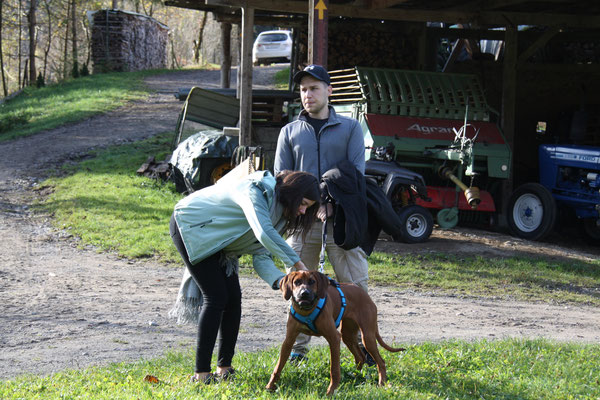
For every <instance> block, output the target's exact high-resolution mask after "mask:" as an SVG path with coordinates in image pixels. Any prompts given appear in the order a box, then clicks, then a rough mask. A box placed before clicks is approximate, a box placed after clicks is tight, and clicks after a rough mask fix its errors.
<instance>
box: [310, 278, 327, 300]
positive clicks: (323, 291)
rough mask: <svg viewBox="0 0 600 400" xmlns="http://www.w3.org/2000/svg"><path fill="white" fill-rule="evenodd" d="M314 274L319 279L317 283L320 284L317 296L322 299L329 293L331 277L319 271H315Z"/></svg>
mask: <svg viewBox="0 0 600 400" xmlns="http://www.w3.org/2000/svg"><path fill="white" fill-rule="evenodd" d="M313 276H314V278H315V280H316V281H317V285H319V288H318V290H317V296H318V297H319V298H320V299H322V298H323V297H325V296H326V295H327V288H328V287H329V278H328V277H327V275H325V274H322V273H320V272H318V271H313Z"/></svg>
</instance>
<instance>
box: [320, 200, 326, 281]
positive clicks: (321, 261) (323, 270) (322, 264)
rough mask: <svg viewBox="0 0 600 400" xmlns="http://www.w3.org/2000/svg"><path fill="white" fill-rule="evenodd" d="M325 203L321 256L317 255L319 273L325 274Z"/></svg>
mask: <svg viewBox="0 0 600 400" xmlns="http://www.w3.org/2000/svg"><path fill="white" fill-rule="evenodd" d="M327 217H328V215H327V203H325V221H324V222H323V229H322V232H321V254H320V255H319V272H320V273H322V274H324V273H325V246H326V245H327Z"/></svg>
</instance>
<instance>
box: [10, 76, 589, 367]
mask: <svg viewBox="0 0 600 400" xmlns="http://www.w3.org/2000/svg"><path fill="white" fill-rule="evenodd" d="M272 72H273V71H272V68H260V69H257V72H256V74H255V82H256V83H257V87H268V85H269V84H270V78H269V76H270V74H272ZM148 83H149V84H150V85H152V87H154V88H156V89H157V93H156V94H155V95H152V96H151V97H150V98H149V99H148V100H147V101H144V102H139V103H135V104H132V105H130V106H128V107H124V108H122V109H119V110H117V111H115V112H111V113H109V114H107V115H102V116H98V117H94V118H90V119H89V120H86V121H83V122H81V123H78V124H73V125H70V126H66V127H63V128H59V129H55V130H52V131H49V132H44V133H41V134H38V135H36V136H33V137H29V138H25V139H20V140H15V141H12V142H8V143H1V144H0V154H2V157H1V159H0V254H2V257H1V259H0V304H2V305H3V312H2V314H1V315H0V378H2V379H8V378H12V377H15V376H17V375H20V374H23V373H35V374H49V373H53V372H56V371H60V370H63V369H65V368H84V367H88V366H92V365H105V364H107V363H110V362H117V361H124V360H138V359H140V358H152V357H157V356H160V355H161V354H163V353H164V352H165V351H168V350H172V349H175V350H177V349H187V348H189V347H190V346H191V345H192V344H193V343H194V336H195V328H194V327H192V326H189V325H184V326H180V325H176V324H175V323H174V321H172V320H169V319H167V316H166V315H167V311H168V310H169V308H170V307H171V305H172V303H173V301H174V300H175V296H176V293H177V289H178V286H179V280H180V277H181V269H180V267H179V266H167V265H160V264H158V263H156V262H153V261H151V260H144V261H131V260H126V259H122V258H119V257H117V256H116V255H113V254H107V253H98V252H96V251H95V250H94V249H91V248H90V249H85V250H79V249H77V246H76V243H75V241H74V239H73V238H72V237H69V235H68V234H66V233H65V232H62V231H56V230H54V229H52V228H51V227H50V226H49V224H48V221H47V218H46V217H45V216H41V215H34V214H32V213H31V212H29V209H28V204H30V202H31V201H32V200H33V199H34V197H35V196H36V195H37V194H36V191H35V190H34V189H35V186H36V185H37V182H39V180H40V179H41V178H42V177H43V176H44V175H45V171H47V170H48V169H51V168H54V167H56V166H59V165H61V164H62V163H64V162H71V161H72V160H73V159H77V158H78V157H79V156H81V155H83V154H85V153H86V152H87V151H89V149H91V148H94V147H100V146H106V145H110V144H114V143H120V142H127V141H133V140H139V139H142V138H145V137H149V136H151V135H154V134H156V133H158V132H164V131H165V130H170V129H173V128H174V127H175V123H176V118H177V113H178V112H179V110H180V109H181V105H182V103H180V102H179V101H177V100H176V99H175V97H174V96H173V93H174V92H175V91H176V90H177V89H178V88H182V87H190V86H192V85H200V86H203V87H211V86H212V87H215V86H216V84H217V83H218V72H216V71H207V72H176V73H172V74H168V75H161V76H158V77H155V78H151V79H149V80H148ZM377 248H378V249H380V250H386V251H393V252H397V253H399V254H402V253H405V252H412V253H415V252H417V253H421V252H422V253H427V252H437V251H447V252H450V253H465V254H472V253H474V252H475V253H479V254H483V255H486V254H490V255H494V256H496V255H511V254H517V255H518V254H527V255H532V254H534V255H540V256H544V257H552V258H557V259H567V260H568V259H581V260H588V259H595V258H597V257H598V256H600V251H598V249H595V248H587V247H578V243H567V245H566V246H564V245H559V244H552V243H531V242H527V241H521V240H516V239H515V238H512V237H510V236H506V235H502V234H498V233H490V232H483V231H477V230H469V229H455V230H450V231H438V230H435V231H434V234H433V236H432V238H431V239H430V241H429V242H428V243H426V244H424V245H404V244H399V243H393V242H389V241H387V240H386V238H385V237H382V238H381V240H380V241H379V242H378V244H377ZM241 280H242V288H243V298H244V300H243V317H242V331H241V333H240V340H239V343H238V349H239V350H254V349H260V348H265V347H268V346H276V345H279V344H280V343H281V340H282V338H283V332H284V326H285V319H286V303H285V302H284V301H283V299H282V298H281V296H280V295H279V292H275V291H273V290H271V289H269V288H268V287H267V285H266V284H264V283H263V282H262V281H260V280H258V279H252V278H242V279H241ZM371 295H372V297H373V298H374V300H375V302H376V303H377V305H378V307H379V314H380V317H379V321H380V329H381V333H382V336H383V337H384V338H386V339H388V340H389V341H391V340H396V341H399V342H402V343H418V342H423V341H429V340H433V341H435V340H444V339H449V338H458V339H465V340H476V339H480V338H487V339H490V338H492V339H498V338H504V337H547V338H552V339H556V340H561V341H569V340H574V341H581V342H591V343H598V342H599V341H600V330H599V329H598V324H599V322H600V309H598V308H593V307H583V306H564V305H548V304H531V303H524V302H507V301H497V300H480V299H463V298H458V297H451V296H436V295H435V294H429V295H425V294H418V293H413V292H409V291H393V290H389V289H386V288H382V287H373V288H372V289H371ZM316 343H324V342H322V341H316ZM191 369H192V365H190V372H191Z"/></svg>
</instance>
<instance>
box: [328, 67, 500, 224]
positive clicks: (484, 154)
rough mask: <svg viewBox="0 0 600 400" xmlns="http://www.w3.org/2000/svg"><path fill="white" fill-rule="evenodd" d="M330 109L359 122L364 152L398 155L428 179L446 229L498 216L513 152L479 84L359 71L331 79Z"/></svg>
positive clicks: (436, 75) (450, 77)
mask: <svg viewBox="0 0 600 400" xmlns="http://www.w3.org/2000/svg"><path fill="white" fill-rule="evenodd" d="M331 78H332V86H333V94H332V96H331V97H330V101H331V104H332V105H333V106H334V107H335V109H336V111H337V112H338V113H341V114H346V115H350V116H352V117H354V118H356V119H357V120H358V121H359V122H360V124H361V126H362V128H363V132H364V134H365V143H366V144H367V146H370V147H372V148H373V149H374V148H377V147H388V148H389V147H393V148H394V154H395V157H394V159H395V161H396V163H398V164H399V165H400V166H402V167H404V168H408V169H411V170H414V171H415V172H418V173H420V174H422V175H423V177H424V178H425V181H426V182H427V193H428V196H429V197H430V198H431V201H430V202H425V201H420V203H419V204H420V205H422V206H423V207H426V208H429V209H430V210H431V211H436V210H437V221H438V224H439V225H440V226H441V227H444V228H449V227H453V226H455V225H456V224H457V222H458V218H459V211H460V215H461V218H471V219H476V220H477V221H479V220H480V217H481V216H490V215H492V214H493V213H495V212H496V203H497V201H498V199H499V198H500V195H501V182H502V180H504V179H506V178H508V177H509V174H510V165H511V152H510V148H509V146H508V145H507V143H506V140H505V138H504V136H503V134H502V132H501V131H500V129H499V127H498V126H497V125H496V124H495V123H494V122H492V121H491V117H493V116H495V115H497V113H494V112H493V110H492V109H491V108H490V107H489V106H488V104H487V102H486V99H485V95H484V92H483V89H482V87H481V84H480V83H479V80H478V79H477V77H476V76H473V75H468V74H450V73H441V72H424V71H405V70H392V69H378V68H363V67H356V68H353V69H346V70H340V71H332V72H331ZM494 199H496V201H494Z"/></svg>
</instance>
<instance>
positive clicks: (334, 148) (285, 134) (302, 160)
mask: <svg viewBox="0 0 600 400" xmlns="http://www.w3.org/2000/svg"><path fill="white" fill-rule="evenodd" d="M306 115H307V113H306V111H305V110H303V111H302V112H301V113H300V115H299V116H298V119H297V120H295V121H293V122H290V123H289V124H287V125H286V126H284V127H283V128H281V132H280V133H279V137H278V139H277V151H276V153H275V163H274V171H275V174H278V173H279V172H281V171H283V170H286V169H291V170H294V171H305V172H310V173H311V174H313V175H314V176H316V177H317V178H319V180H321V177H322V176H323V174H324V173H325V172H327V171H329V170H330V169H332V168H334V167H335V166H336V164H337V163H338V162H340V161H342V160H348V161H350V162H351V163H352V164H354V166H355V167H356V169H358V170H359V171H360V172H361V173H363V174H364V173H365V140H364V137H363V132H362V129H361V127H360V125H359V123H358V121H357V120H355V119H354V118H348V117H345V116H343V115H337V114H336V112H335V110H334V109H333V107H331V106H329V119H328V120H327V123H326V124H325V125H323V127H322V128H321V132H319V133H318V135H316V134H315V130H314V129H313V127H312V126H311V125H310V124H309V123H308V122H307V121H306Z"/></svg>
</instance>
